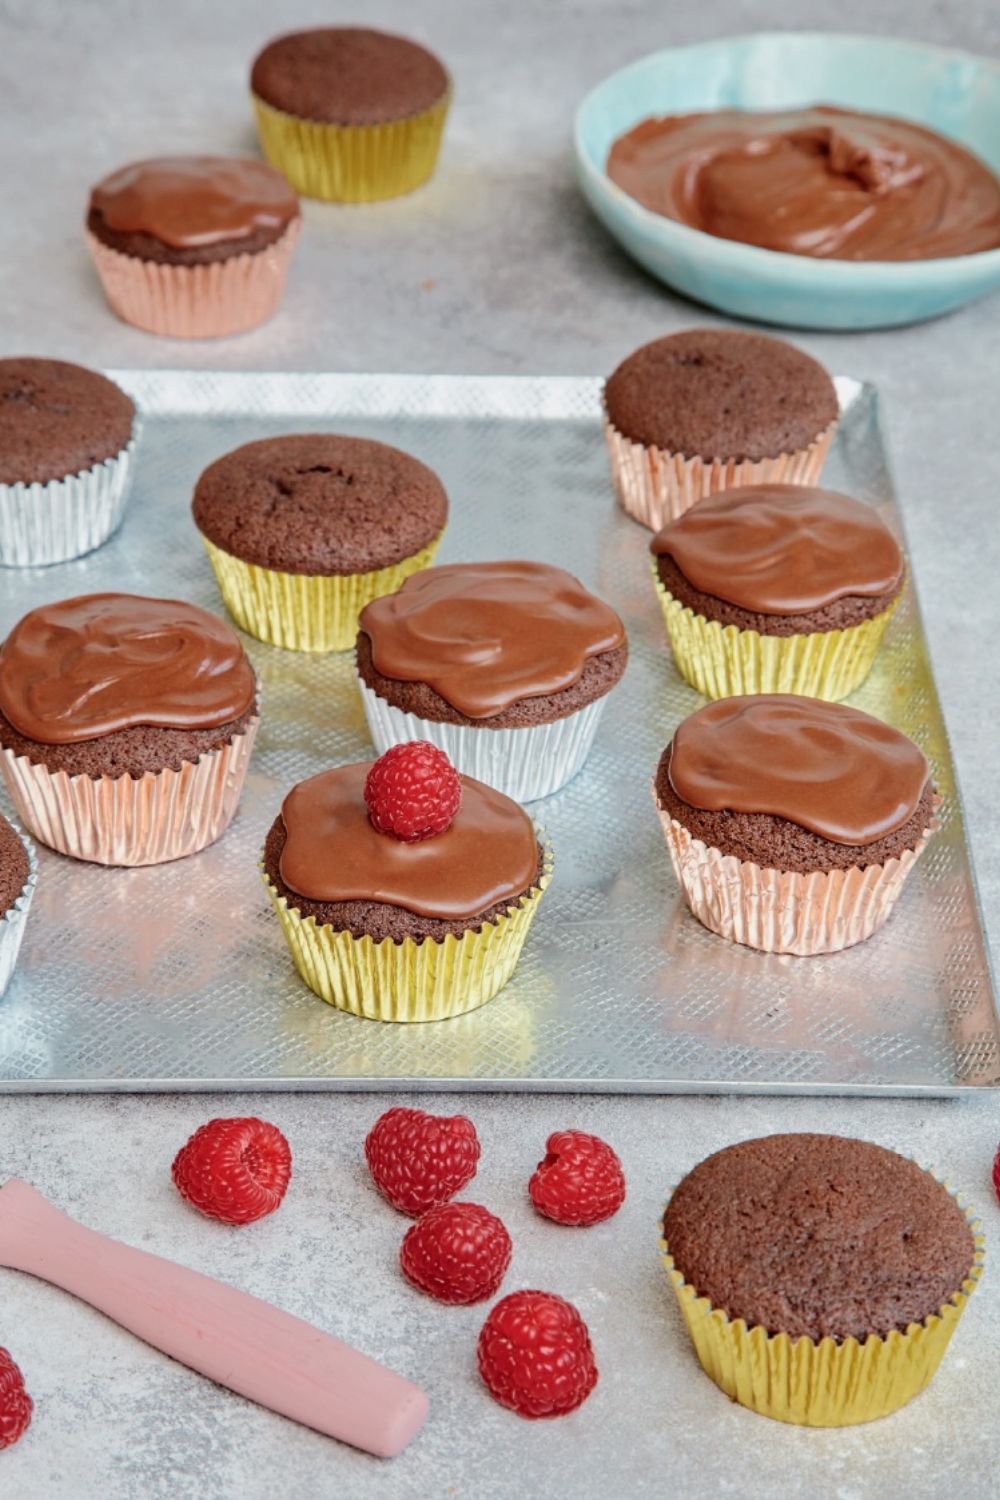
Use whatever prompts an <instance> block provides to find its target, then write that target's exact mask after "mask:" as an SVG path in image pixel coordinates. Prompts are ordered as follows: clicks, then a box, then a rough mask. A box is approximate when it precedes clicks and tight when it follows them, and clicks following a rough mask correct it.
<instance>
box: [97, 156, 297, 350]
mask: <svg viewBox="0 0 1000 1500" xmlns="http://www.w3.org/2000/svg"><path fill="white" fill-rule="evenodd" d="M301 227H302V216H301V213H300V211H299V203H298V199H297V198H296V196H295V194H294V193H293V192H292V190H291V188H290V187H289V186H288V183H287V182H286V181H285V179H284V177H282V175H281V173H280V172H276V171H275V170H274V168H273V167H269V166H266V165H265V163H264V162H260V161H255V160H253V158H251V157H243V156H160V157H154V158H152V159H151V160H149V161H137V162H132V163H130V165H128V166H126V167H121V168H119V170H118V171H117V172H112V173H111V174H110V175H109V176H108V177H105V178H103V179H102V180H101V181H100V182H99V183H98V184H97V186H96V187H95V188H93V189H92V191H91V194H90V205H89V208H88V211H87V224H86V235H87V244H88V246H89V248H90V253H91V254H92V256H93V257H94V264H95V265H96V267H97V271H98V274H99V276H100V278H101V281H102V282H103V284H104V290H105V293H106V295H107V298H108V301H109V303H110V304H111V307H112V308H113V309H114V311H115V312H116V313H117V314H118V316H119V317H120V318H123V319H124V320H125V322H126V323H133V324H134V325H135V326H136V327H137V328H143V329H145V330H146V331H147V332H148V333H158V334H163V335H166V336H168V337H171V338H188V339H190V338H219V337H221V336H224V335H226V334H232V333H243V332H244V331H245V330H246V329H248V328H255V327H256V326H257V325H258V324H259V323H264V322H266V320H267V319H268V318H270V317H271V316H272V315H273V314H274V313H275V312H276V311H277V309H278V306H279V304H280V302H281V299H282V297H283V296H284V291H285V281H286V278H287V276H288V267H289V263H290V261H291V258H292V251H293V250H294V248H295V242H296V240H297V239H298V235H299V231H300V229H301Z"/></svg>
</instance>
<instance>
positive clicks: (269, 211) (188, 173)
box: [90, 156, 300, 249]
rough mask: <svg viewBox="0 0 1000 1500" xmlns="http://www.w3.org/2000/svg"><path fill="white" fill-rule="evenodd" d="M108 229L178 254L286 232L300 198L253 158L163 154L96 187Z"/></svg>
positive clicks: (93, 205)
mask: <svg viewBox="0 0 1000 1500" xmlns="http://www.w3.org/2000/svg"><path fill="white" fill-rule="evenodd" d="M90 209H91V212H92V213H96V214H98V215H100V219H101V223H102V225H103V227H104V228H106V229H109V230H112V231H114V232H116V233H119V234H149V235H152V236H154V237H155V238H156V239H157V240H160V241H161V242H162V243H163V244H165V245H173V246H175V247H176V248H177V249H194V248H197V247H199V246H204V245H218V244H222V243H225V242H226V241H229V240H240V239H249V238H250V237H251V236H253V235H255V234H256V233H257V232H258V231H260V230H271V231H275V232H280V231H281V230H283V229H284V228H285V227H286V226H287V225H288V224H290V223H291V222H292V220H293V219H296V218H298V216H299V212H300V210H299V200H298V199H297V198H296V196H295V194H294V193H293V192H292V190H291V188H290V187H289V186H288V183H287V181H286V180H285V178H284V177H283V176H282V175H281V173H280V172H277V171H275V169H274V168H273V167H269V166H268V165H267V164H266V163H265V162H262V161H257V160H255V159H254V158H253V157H248V156H158V157H152V158H150V159H149V160H146V161H136V162H131V163H129V165H127V166H124V167H119V168H118V170H117V171H115V172H111V173H110V174H109V175H108V176H107V177H104V178H102V180H101V181H100V182H99V183H98V184H97V186H96V187H95V188H93V189H92V191H91V194H90Z"/></svg>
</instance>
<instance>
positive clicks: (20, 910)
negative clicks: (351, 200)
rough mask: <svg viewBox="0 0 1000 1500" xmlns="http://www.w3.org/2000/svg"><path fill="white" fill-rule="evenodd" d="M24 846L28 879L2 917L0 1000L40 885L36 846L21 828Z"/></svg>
mask: <svg viewBox="0 0 1000 1500" xmlns="http://www.w3.org/2000/svg"><path fill="white" fill-rule="evenodd" d="M14 831H15V833H17V835H18V837H19V838H20V840H21V842H22V844H23V845H24V847H25V849H26V850H27V854H28V878H27V880H26V881H25V882H24V887H23V889H22V891H21V894H20V895H19V896H18V898H17V900H16V901H15V902H14V904H13V906H10V907H8V908H7V910H6V911H5V912H4V913H3V915H2V916H0V999H2V998H3V996H4V995H5V994H6V992H7V986H8V985H9V984H10V980H11V975H12V974H13V972H14V965H15V964H16V963H17V955H18V953H19V952H20V951H21V939H22V938H23V937H24V924H25V923H26V921H27V920H28V910H29V908H30V906H31V898H32V897H33V896H34V894H35V886H36V885H37V884H38V859H37V857H36V855H35V846H34V844H33V843H32V842H31V840H30V839H29V838H27V837H26V835H25V834H23V833H22V832H21V830H20V829H19V828H16V829H15V830H14Z"/></svg>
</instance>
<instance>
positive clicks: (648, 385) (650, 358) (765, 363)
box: [604, 328, 838, 531]
mask: <svg viewBox="0 0 1000 1500" xmlns="http://www.w3.org/2000/svg"><path fill="white" fill-rule="evenodd" d="M604 409H605V429H604V430H605V437H606V438H607V443H608V451H609V453H610V456H611V473H612V478H613V480H614V484H615V489H616V491H617V494H618V499H619V500H620V502H621V504H622V506H623V507H624V509H625V510H627V511H628V513H629V515H630V516H633V517H634V518H635V520H637V521H641V522H642V523H643V525H644V526H648V527H649V528H650V530H651V531H658V530H659V529H660V527H661V526H665V525H666V523H667V522H668V521H670V520H673V519H675V518H676V517H677V516H679V515H681V514H682V513H683V512H684V511H685V510H687V509H688V508H689V507H690V506H692V505H693V504H694V503H695V501H696V500H702V499H704V497H705V496H706V495H714V494H716V493H718V491H719V490H725V489H731V488H733V486H735V485H743V484H766V483H779V484H780V483H787V484H815V483H816V482H817V480H818V479H819V476H820V471H821V470H822V467H823V461H824V459H825V458H826V454H827V450H828V449H829V446H830V443H831V441H832V439H833V434H834V430H835V428H836V425H837V417H838V403H837V392H836V389H835V388H834V384H833V381H832V380H831V379H830V377H829V375H828V374H827V373H826V371H825V370H824V369H823V367H822V365H819V364H817V363H816V361H815V360H814V359H810V358H809V356H808V355H807V354H803V353H802V352H801V350H799V349H795V348H793V347H792V345H791V344H786V343H784V341H783V340H781V339H773V338H766V337H765V336H764V335H763V334H760V333H737V332H733V331H732V330H729V329H720V328H690V329H687V330H685V331H684V332H683V333H674V334H670V335H669V336H668V337H667V338H662V339H655V340H654V341H653V342H652V343H651V344H644V345H643V346H642V348H641V349H637V350H636V351H635V353H634V354H630V355H629V357H628V359H626V360H624V361H623V362H622V363H621V364H620V365H619V366H618V368H617V370H615V372H614V374H613V375H611V376H610V378H609V379H608V381H607V383H606V385H605V387H604Z"/></svg>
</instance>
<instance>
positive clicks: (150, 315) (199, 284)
mask: <svg viewBox="0 0 1000 1500" xmlns="http://www.w3.org/2000/svg"><path fill="white" fill-rule="evenodd" d="M301 229H302V220H301V219H294V220H293V221H292V223H291V224H289V226H288V228H287V229H286V230H285V232H284V234H283V235H282V236H281V238H280V239H277V240H275V242H274V244H273V245H267V246H265V248H264V249H263V250H254V251H250V252H247V253H246V254H243V255H231V256H229V257H228V258H227V259H226V260H216V261H209V262H207V263H206V264H204V265H197V266H173V265H161V264H159V263H158V262H156V261H151V260H142V259H141V258H140V257H139V256H137V255H123V254H122V253H121V252H120V251H118V250H112V249H111V247H110V246H109V245H105V244H103V243H102V241H101V240H99V239H97V237H96V236H95V235H93V234H91V233H90V231H89V230H87V231H86V235H87V244H88V246H89V248H90V253H91V255H92V256H93V258H94V264H95V266H96V267H97V272H98V275H99V276H100V278H101V282H102V285H103V287H104V292H105V296H106V297H107V299H108V302H109V303H110V305H111V308H112V310H113V311H114V312H116V313H117V314H118V316H119V317H120V318H123V319H124V321H125V322H126V323H131V324H133V326H134V327H136V328H142V329H143V330H144V331H145V332H146V333H156V334H159V335H161V336H162V337H165V338H176V339H211V338H224V337H226V336H228V335H229V334H234V333H245V332H246V331H247V329H249V328H256V327H257V326H258V324H260V323H266V322H267V320H268V318H270V317H273V315H274V314H275V313H276V312H277V310H278V308H279V306H280V305H281V299H282V297H283V296H284V295H285V283H286V281H287V279H288V267H289V265H290V263H291V259H292V252H293V250H294V249H295V243H296V241H297V239H298V237H299V234H300V232H301Z"/></svg>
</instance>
